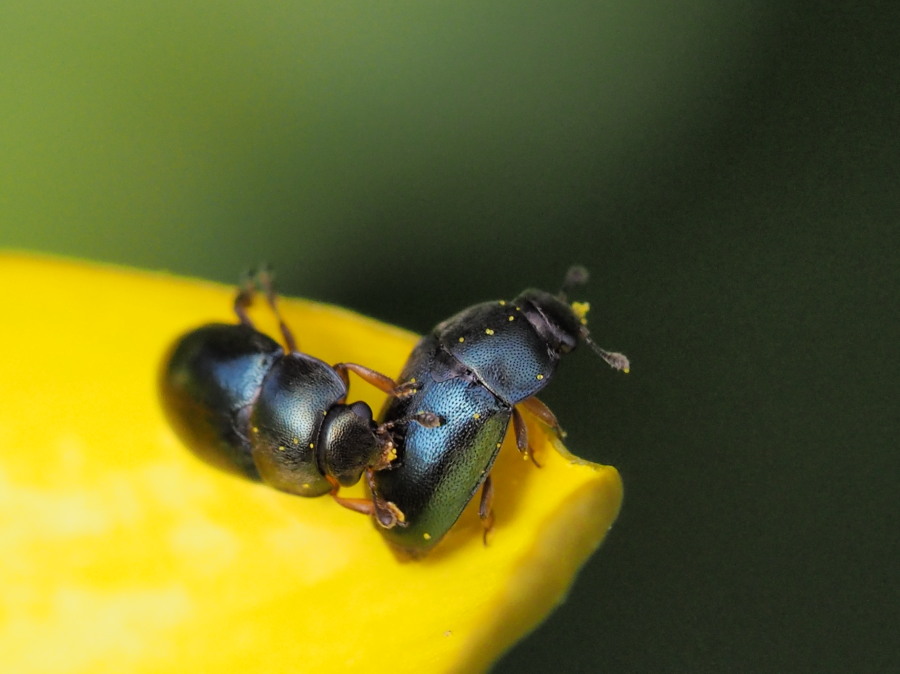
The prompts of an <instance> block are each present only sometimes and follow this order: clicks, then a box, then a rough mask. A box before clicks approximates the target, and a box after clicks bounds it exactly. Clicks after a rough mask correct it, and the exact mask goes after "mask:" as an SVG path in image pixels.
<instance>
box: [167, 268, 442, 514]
mask: <svg viewBox="0 0 900 674" xmlns="http://www.w3.org/2000/svg"><path fill="white" fill-rule="evenodd" d="M257 287H258V288H260V289H262V290H264V291H265V295H266V299H267V301H268V303H269V306H270V307H271V309H272V310H273V311H274V312H275V314H276V316H277V317H278V320H279V323H280V327H281V332H282V335H283V337H284V340H285V343H286V345H287V350H285V349H283V348H282V347H281V346H280V345H279V344H278V343H277V342H275V341H274V340H273V339H271V338H270V337H268V336H266V335H264V334H263V333H261V332H259V331H257V330H256V329H255V328H254V327H253V324H252V323H251V322H250V319H249V318H248V316H247V312H246V310H247V309H248V308H249V306H250V305H251V304H252V301H253V297H254V294H255V292H256V290H257ZM234 310H235V313H236V314H237V316H238V318H239V320H240V322H239V323H238V324H221V323H216V324H212V325H206V326H204V327H201V328H198V329H196V330H194V331H192V332H189V333H188V334H186V335H184V336H183V337H182V338H181V339H180V340H178V342H177V343H176V344H175V345H174V347H173V349H172V351H171V353H170V354H169V356H168V358H167V359H166V360H165V362H164V365H163V369H162V373H161V377H160V392H161V399H162V403H163V407H164V409H165V411H166V414H167V416H168V418H169V420H170V422H171V423H172V425H173V426H174V427H175V429H176V431H177V432H178V433H179V435H180V436H181V438H182V439H183V440H184V442H185V444H186V445H187V446H188V447H189V448H190V449H191V450H193V451H194V453H196V454H197V455H198V456H200V458H202V459H204V460H206V461H207V462H209V463H211V464H213V465H215V466H217V467H219V468H223V469H225V470H229V471H232V472H236V473H238V474H240V475H243V476H246V477H250V478H252V479H256V480H262V481H263V482H266V483H268V484H270V485H271V486H273V487H275V488H277V489H281V490H283V491H286V492H290V493H292V494H298V495H300V496H320V495H322V494H325V493H331V495H332V496H333V497H334V499H335V500H336V501H337V502H338V503H340V504H341V505H343V506H344V507H347V508H350V509H351V510H355V511H357V512H362V513H365V514H376V511H377V516H378V519H379V521H380V522H382V523H383V525H384V526H392V524H393V523H394V522H393V519H394V518H395V515H394V514H393V513H394V511H393V508H392V505H391V504H390V503H384V502H380V501H378V500H377V499H375V500H373V499H345V498H342V497H341V496H339V495H338V490H339V487H340V486H349V485H352V484H355V483H356V482H358V481H359V479H360V477H361V476H362V474H363V472H365V473H366V475H367V479H368V480H369V481H370V483H371V476H372V473H373V472H374V471H377V470H380V469H382V468H386V467H387V466H388V465H389V464H390V462H391V460H392V459H393V458H394V457H395V450H394V442H393V438H392V435H391V429H392V428H393V427H394V426H396V425H397V424H398V423H403V422H405V421H407V420H402V421H400V420H399V419H398V420H397V421H395V422H386V423H383V424H376V423H375V421H374V420H373V418H372V410H371V409H370V408H369V406H368V405H367V404H366V403H364V402H355V403H350V404H348V403H347V402H346V398H347V386H348V382H347V379H348V371H353V372H356V373H357V374H358V375H359V376H361V377H362V378H363V379H365V380H366V381H368V382H369V383H371V384H373V385H374V386H376V387H378V388H379V389H381V390H382V391H385V392H386V393H390V394H391V395H394V396H402V395H406V394H408V393H409V392H410V391H411V389H410V388H409V387H406V388H404V387H402V386H400V387H398V386H397V384H396V383H395V382H394V381H393V380H392V379H390V378H389V377H386V376H385V375H383V374H380V373H378V372H375V371H373V370H370V369H368V368H365V367H363V366H361V365H357V364H355V363H338V364H337V365H335V366H333V367H332V366H330V365H328V364H327V363H325V362H323V361H321V360H318V359H317V358H313V357H312V356H309V355H307V354H304V353H300V352H298V351H297V347H296V343H295V341H294V337H293V335H292V334H291V331H290V330H289V329H288V327H287V325H286V324H285V322H284V321H283V320H282V318H281V315H280V314H279V312H278V309H277V306H276V304H275V294H274V291H273V288H272V283H271V276H270V274H269V273H267V272H265V271H264V272H261V273H259V274H258V275H257V276H256V277H250V278H248V281H247V283H246V284H244V285H243V287H242V288H241V289H240V290H239V292H238V294H237V297H236V299H235V302H234ZM414 420H415V421H418V422H419V423H421V424H430V423H436V421H435V419H434V418H433V417H432V416H430V415H428V414H421V415H418V416H416V417H415V418H414Z"/></svg>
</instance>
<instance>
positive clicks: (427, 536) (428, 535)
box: [422, 531, 431, 541]
mask: <svg viewBox="0 0 900 674" xmlns="http://www.w3.org/2000/svg"><path fill="white" fill-rule="evenodd" d="M422 538H424V539H425V540H426V541H430V540H431V534H429V533H428V532H427V531H426V532H425V533H424V534H422Z"/></svg>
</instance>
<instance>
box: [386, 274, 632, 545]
mask: <svg viewBox="0 0 900 674" xmlns="http://www.w3.org/2000/svg"><path fill="white" fill-rule="evenodd" d="M586 279H587V272H586V271H585V270H584V269H583V268H581V267H573V268H572V269H570V270H569V273H568V275H567V277H566V282H565V283H564V286H563V288H564V289H563V291H561V292H560V293H559V295H551V294H550V293H547V292H544V291H541V290H526V291H525V292H523V293H522V294H521V295H519V296H518V297H516V298H515V299H514V300H512V301H511V302H506V301H499V302H485V303H483V304H477V305H475V306H473V307H470V308H468V309H465V310H464V311H462V312H460V313H458V314H457V315H455V316H453V317H452V318H450V319H448V320H446V321H444V322H442V323H440V324H438V325H437V327H435V328H434V330H433V331H432V333H431V334H430V335H428V336H426V337H424V338H423V339H422V340H421V341H420V342H419V343H418V345H417V346H416V347H415V349H414V350H413V352H412V355H411V356H410V358H409V360H408V361H407V363H406V366H405V367H404V368H403V372H402V374H401V375H400V381H403V382H405V384H404V386H407V387H412V388H414V390H415V392H414V393H413V394H412V395H409V396H404V397H397V398H393V399H390V400H388V402H387V404H386V406H385V409H384V412H383V419H384V423H387V424H391V423H393V422H395V421H399V420H402V419H406V418H408V417H409V416H410V415H411V414H414V413H416V412H417V411H419V410H428V411H429V412H430V413H431V414H432V415H436V416H437V417H438V418H439V421H440V423H439V424H430V425H427V426H426V425H422V424H410V425H408V426H404V427H398V428H397V430H396V431H395V443H396V445H397V446H396V450H397V460H396V461H395V462H393V465H392V466H391V469H390V470H382V471H378V472H376V473H374V475H373V479H372V480H371V482H372V493H373V498H374V506H375V514H376V520H377V521H378V522H379V523H380V524H381V525H382V527H383V533H384V535H385V537H386V538H387V539H388V540H389V541H390V542H391V543H393V544H394V545H396V546H398V547H399V548H401V549H404V550H406V551H407V552H409V553H411V554H412V555H414V556H420V555H422V554H425V553H426V552H428V550H430V549H431V548H432V547H433V546H434V545H436V544H437V543H438V541H440V540H441V538H443V536H444V535H445V534H446V533H447V531H448V530H449V529H450V528H451V527H452V526H453V524H454V522H456V520H457V519H458V518H459V516H460V514H461V513H462V511H463V509H464V508H465V506H466V504H468V503H469V501H470V500H471V499H472V497H473V496H474V495H475V492H476V491H477V490H478V488H479V487H481V503H480V508H479V514H480V516H481V518H482V522H483V524H484V526H485V540H486V536H487V532H488V530H489V529H490V527H491V525H492V523H493V514H492V511H491V499H492V492H493V489H492V485H491V478H490V471H491V467H492V466H493V463H494V459H495V458H496V457H497V453H498V451H499V449H500V445H501V443H502V441H503V438H504V436H505V435H506V431H507V428H508V426H509V422H510V419H511V420H512V422H513V427H514V429H515V435H516V443H517V446H518V448H519V450H520V451H522V452H528V439H527V431H526V427H525V423H524V419H523V418H522V414H521V412H520V410H525V411H527V412H528V413H531V414H533V415H535V416H537V417H538V418H539V419H540V420H541V421H543V422H544V423H545V424H547V425H548V426H550V427H551V428H553V429H555V430H556V431H557V432H558V433H560V434H561V433H562V432H561V430H560V427H559V423H558V422H557V420H556V417H555V416H554V415H553V413H552V412H551V411H550V410H549V409H548V408H547V407H546V406H545V405H544V404H543V403H541V402H540V401H539V400H538V399H537V398H535V395H536V394H537V393H538V392H540V391H541V389H543V388H544V387H545V386H546V385H547V384H548V383H549V382H550V380H551V379H552V378H553V375H554V373H555V371H556V366H557V364H558V362H559V358H560V356H561V355H563V354H565V353H568V352H569V351H571V350H572V349H574V348H575V346H576V345H577V344H578V342H579V341H583V342H586V343H587V344H588V345H590V346H591V347H592V348H593V350H594V351H595V352H596V353H597V354H599V355H600V357H601V358H603V360H605V361H606V362H607V363H608V364H609V365H610V366H612V367H613V368H615V369H617V370H624V371H626V372H627V371H628V359H627V358H626V357H625V356H623V355H622V354H620V353H612V352H609V351H605V350H603V349H601V348H599V347H598V346H597V345H596V344H594V342H593V341H592V340H591V338H590V336H589V334H588V330H587V327H586V320H585V318H584V316H585V313H586V311H587V305H586V304H580V303H573V304H569V303H567V300H566V292H567V290H568V289H569V288H570V287H572V286H573V285H575V284H578V283H583V282H584V281H586ZM532 459H533V457H532ZM382 504H390V509H389V510H382Z"/></svg>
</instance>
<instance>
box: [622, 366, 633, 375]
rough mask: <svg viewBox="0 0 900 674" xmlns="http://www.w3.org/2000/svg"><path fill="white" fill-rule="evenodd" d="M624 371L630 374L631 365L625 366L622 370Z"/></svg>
mask: <svg viewBox="0 0 900 674" xmlns="http://www.w3.org/2000/svg"><path fill="white" fill-rule="evenodd" d="M622 372H624V373H625V374H628V373H629V372H631V368H630V367H626V368H624V369H623V370H622Z"/></svg>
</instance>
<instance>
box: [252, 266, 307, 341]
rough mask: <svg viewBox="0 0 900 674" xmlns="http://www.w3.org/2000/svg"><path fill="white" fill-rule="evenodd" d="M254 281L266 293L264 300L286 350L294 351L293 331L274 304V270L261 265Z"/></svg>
mask: <svg viewBox="0 0 900 674" xmlns="http://www.w3.org/2000/svg"><path fill="white" fill-rule="evenodd" d="M256 282H257V284H259V287H260V289H261V290H262V291H263V292H264V293H265V294H266V302H268V303H269V307H270V308H271V309H272V313H273V314H275V318H277V319H278V327H279V329H280V330H281V335H282V336H283V337H284V343H285V345H286V346H287V348H288V351H290V352H291V353H293V352H295V351H296V350H297V340H296V339H294V333H293V332H291V329H290V328H289V327H288V326H287V323H285V322H284V319H283V318H282V317H281V312H280V311H278V305H277V304H275V272H273V271H272V268H271V267H269V266H267V265H265V266H263V267H262V268H261V269H260V270H259V271H257V272H256Z"/></svg>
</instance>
